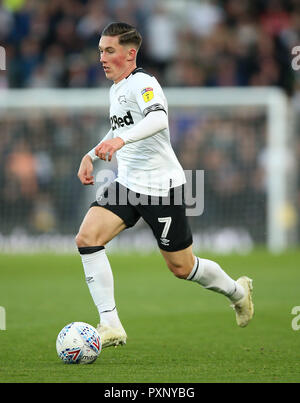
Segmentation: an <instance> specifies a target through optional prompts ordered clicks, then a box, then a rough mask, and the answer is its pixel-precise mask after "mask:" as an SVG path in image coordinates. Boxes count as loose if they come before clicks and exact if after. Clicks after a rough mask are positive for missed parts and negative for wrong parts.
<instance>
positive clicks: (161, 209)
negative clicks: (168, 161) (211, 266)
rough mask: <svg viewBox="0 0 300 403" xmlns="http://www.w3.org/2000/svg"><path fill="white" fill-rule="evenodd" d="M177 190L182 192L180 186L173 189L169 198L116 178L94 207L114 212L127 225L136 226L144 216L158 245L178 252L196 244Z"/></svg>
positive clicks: (94, 203) (182, 200)
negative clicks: (133, 188) (137, 190)
mask: <svg viewBox="0 0 300 403" xmlns="http://www.w3.org/2000/svg"><path fill="white" fill-rule="evenodd" d="M178 190H179V192H178V193H177V194H179V195H180V194H181V192H182V194H183V186H181V187H178V188H172V189H170V191H169V195H168V196H166V197H151V196H148V195H143V194H140V193H135V192H133V191H131V190H129V189H127V188H126V187H124V186H123V185H121V184H120V183H119V182H116V181H115V182H112V183H111V185H110V186H109V187H108V188H107V189H106V190H105V192H104V193H103V195H102V196H100V198H99V199H98V200H97V201H95V202H93V203H92V204H91V207H93V206H99V207H104V208H106V209H108V210H110V211H112V212H113V213H114V214H116V215H117V216H119V217H120V218H121V219H122V220H123V221H124V223H125V225H126V227H127V228H130V227H133V226H134V225H135V224H136V223H137V221H138V220H139V219H140V218H141V217H142V218H143V219H144V220H145V221H146V223H147V224H148V225H149V226H150V228H151V229H152V232H153V234H154V236H155V238H156V240H157V243H158V246H159V248H160V249H163V250H165V251H170V252H175V251H178V250H182V249H185V248H187V247H188V246H190V245H191V244H192V243H193V237H192V232H191V229H190V225H189V222H188V219H187V216H186V206H185V203H184V198H183V197H177V196H176V197H174V195H175V191H178ZM179 203H180V204H179Z"/></svg>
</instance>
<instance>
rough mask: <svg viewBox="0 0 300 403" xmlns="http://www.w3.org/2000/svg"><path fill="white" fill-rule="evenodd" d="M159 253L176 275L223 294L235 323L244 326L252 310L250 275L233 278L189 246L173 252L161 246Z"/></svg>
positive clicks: (250, 316)
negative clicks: (229, 304)
mask: <svg viewBox="0 0 300 403" xmlns="http://www.w3.org/2000/svg"><path fill="white" fill-rule="evenodd" d="M161 253H162V255H163V257H164V259H165V261H166V263H167V266H168V267H169V269H170V270H171V271H172V273H173V274H174V275H175V276H176V277H178V278H181V279H186V280H190V281H195V282H197V283H198V284H200V285H202V286H203V287H204V288H207V289H209V290H212V291H216V292H218V293H221V294H224V295H225V296H227V297H228V298H229V299H230V301H231V302H232V305H231V306H232V307H233V308H234V309H235V312H236V321H237V324H238V326H240V327H245V326H247V324H248V323H249V321H250V320H251V319H252V317H253V314H254V307H253V302H252V280H251V279H249V278H248V277H246V276H243V277H240V278H239V279H238V280H237V281H234V280H233V279H232V278H231V277H229V276H228V274H226V273H225V272H224V271H223V270H222V268H221V267H220V266H219V265H218V263H216V262H213V261H212V260H208V259H202V258H199V257H196V256H195V255H194V254H193V252H192V246H189V247H188V248H186V249H183V250H180V251H176V252H167V251H164V250H161Z"/></svg>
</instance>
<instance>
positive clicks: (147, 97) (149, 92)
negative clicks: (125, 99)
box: [142, 87, 154, 102]
mask: <svg viewBox="0 0 300 403" xmlns="http://www.w3.org/2000/svg"><path fill="white" fill-rule="evenodd" d="M142 95H143V99H144V101H145V102H149V101H151V99H152V98H153V97H154V94H153V88H151V87H147V88H144V89H143V90H142Z"/></svg>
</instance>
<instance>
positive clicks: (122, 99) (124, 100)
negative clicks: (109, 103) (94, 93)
mask: <svg viewBox="0 0 300 403" xmlns="http://www.w3.org/2000/svg"><path fill="white" fill-rule="evenodd" d="M118 101H119V104H120V105H122V104H126V103H127V101H126V98H125V95H120V96H119V98H118Z"/></svg>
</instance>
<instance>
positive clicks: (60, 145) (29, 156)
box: [0, 0, 300, 242]
mask: <svg viewBox="0 0 300 403" xmlns="http://www.w3.org/2000/svg"><path fill="white" fill-rule="evenodd" d="M111 21H126V22H128V23H131V24H133V25H135V26H136V27H137V28H138V30H139V31H140V32H141V34H142V36H143V45H142V48H141V50H140V52H139V55H138V65H139V66H142V67H144V68H145V69H146V70H148V71H150V72H152V73H153V74H154V75H155V76H156V77H157V78H158V80H159V81H160V83H161V84H162V85H163V86H165V87H166V86H177V87H189V86H201V87H203V86H206V87H222V86H279V87H281V88H283V89H284V91H285V92H286V93H287V94H288V95H289V96H290V97H292V98H293V99H294V100H295V105H296V108H297V105H298V108H299V110H300V95H299V94H300V71H295V70H293V69H292V67H291V60H292V57H293V56H292V54H291V49H292V48H293V47H294V46H299V45H300V3H299V1H298V0H285V1H283V0H243V1H241V0H223V1H221V0H210V1H205V0H203V1H201V0H196V1H192V0H165V1H163V2H162V1H155V0H51V1H50V0H0V45H1V46H4V48H5V50H6V58H7V61H6V71H5V72H0V89H1V87H2V88H32V87H33V88H42V87H51V88H84V87H88V88H92V87H103V86H109V85H111V83H110V82H108V80H107V79H106V78H105V76H104V73H103V70H102V68H101V66H100V63H99V53H98V42H99V36H100V33H101V31H102V29H103V28H104V27H105V26H106V25H107V24H108V23H109V22H111ZM102 113H103V111H102ZM103 122H108V117H107V116H102V117H101V116H99V112H97V111H95V112H93V113H90V114H89V113H84V114H82V115H76V114H74V113H72V112H63V111H60V112H58V111H56V112H55V113H53V112H51V114H49V115H48V114H47V112H45V111H44V112H41V113H39V112H35V113H33V114H30V115H23V116H19V117H18V118H17V119H16V117H15V116H12V115H9V114H7V115H5V116H1V119H0V131H1V135H0V159H1V161H2V164H1V165H0V186H1V189H2V190H3V191H2V192H0V212H1V217H4V220H2V222H1V227H0V233H1V232H2V233H9V232H11V231H13V230H14V228H15V227H21V228H26V229H28V230H29V231H30V232H33V233H51V232H57V231H59V232H65V233H74V232H75V231H76V230H77V226H78V224H79V222H80V220H81V218H82V214H83V213H84V212H83V211H82V197H83V196H82V194H83V192H82V187H81V185H80V183H79V181H78V179H77V176H76V173H77V169H78V165H79V162H80V159H81V157H82V154H83V153H84V152H86V151H88V150H89V149H90V147H92V146H93V145H94V144H95V139H96V138H97V136H98V135H99V132H100V131H101V130H100V128H101V125H103ZM296 124H297V123H296ZM298 124H299V122H298ZM299 127H300V125H299V126H298V127H297V130H298V129H299ZM170 128H171V137H172V142H173V145H174V148H175V151H176V153H177V155H178V157H179V160H180V161H181V163H182V165H183V167H184V168H185V169H191V170H195V169H202V170H204V171H205V173H206V174H205V214H204V215H203V216H201V217H200V218H199V220H200V223H198V221H199V220H198V219H195V220H194V224H195V225H200V226H201V228H205V227H207V228H209V227H212V226H221V227H222V226H223V227H224V226H225V227H226V226H236V227H238V226H244V227H246V228H247V229H248V230H249V232H250V233H251V237H253V239H255V240H256V241H258V242H264V241H265V235H266V234H265V219H266V211H265V208H266V187H265V181H264V179H265V166H264V163H265V156H264V152H265V145H266V130H267V128H266V120H265V113H264V111H262V110H259V109H257V110H255V109H254V110H252V111H251V110H249V108H248V109H247V110H244V109H238V110H233V109H232V110H230V111H225V109H224V111H219V112H218V114H215V113H214V112H213V111H212V110H206V111H201V112H199V111H197V112H196V113H195V112H189V111H187V112H184V111H175V112H172V111H171V112H170ZM103 130H104V129H103ZM104 131H105V130H104ZM297 144H298V145H296V146H295V152H296V153H298V154H299V155H298V157H299V159H300V141H298V143H297ZM70 150H71V151H70ZM299 178H300V175H299ZM299 189H300V183H299V184H298V196H297V197H298V205H299V206H300V191H299ZM91 201H92V200H91ZM292 219H294V218H293V217H292Z"/></svg>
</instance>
